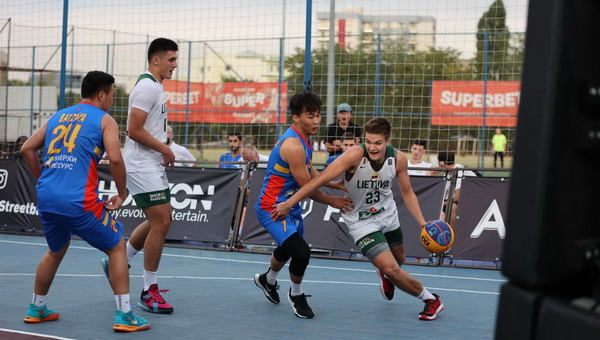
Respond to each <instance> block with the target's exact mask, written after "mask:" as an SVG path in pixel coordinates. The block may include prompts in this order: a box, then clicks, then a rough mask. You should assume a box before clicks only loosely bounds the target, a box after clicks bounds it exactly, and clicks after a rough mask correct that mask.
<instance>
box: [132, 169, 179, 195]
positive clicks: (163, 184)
mask: <svg viewBox="0 0 600 340" xmlns="http://www.w3.org/2000/svg"><path fill="white" fill-rule="evenodd" d="M127 189H128V190H129V194H130V195H131V196H134V195H139V194H144V193H149V192H156V191H161V190H166V189H169V180H168V179H167V173H166V172H164V171H151V172H128V173H127Z"/></svg>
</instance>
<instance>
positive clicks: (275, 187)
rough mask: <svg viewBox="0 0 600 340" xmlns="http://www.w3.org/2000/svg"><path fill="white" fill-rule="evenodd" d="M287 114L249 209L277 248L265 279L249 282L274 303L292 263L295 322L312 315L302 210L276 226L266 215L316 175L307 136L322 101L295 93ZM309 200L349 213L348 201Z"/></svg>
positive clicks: (318, 116) (317, 196)
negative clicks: (304, 280)
mask: <svg viewBox="0 0 600 340" xmlns="http://www.w3.org/2000/svg"><path fill="white" fill-rule="evenodd" d="M290 110H291V113H292V119H293V121H294V123H293V125H292V126H291V127H290V128H289V129H288V130H287V131H286V132H285V133H284V134H283V136H281V138H280V139H279V141H278V142H277V144H276V145H275V148H274V149H273V151H271V154H270V156H269V163H268V164H267V172H266V175H265V180H264V183H263V187H262V190H261V193H260V195H259V199H258V202H256V205H255V206H254V208H255V210H256V215H257V217H258V221H259V222H260V223H261V225H262V226H263V227H264V228H265V229H267V231H268V232H269V234H271V236H272V237H273V238H274V239H275V241H277V245H278V246H277V248H275V250H274V251H273V254H272V256H271V263H270V266H269V269H268V270H267V272H266V273H264V274H256V275H255V276H254V283H255V284H256V286H257V287H258V288H260V289H262V291H263V293H264V294H265V296H266V297H267V299H268V300H269V301H271V302H272V303H275V304H278V303H279V294H278V293H277V289H278V288H279V286H278V285H277V275H278V274H279V271H280V270H281V269H282V268H283V266H284V265H285V264H286V262H287V261H288V260H289V259H290V258H291V259H292V261H291V262H290V269H289V271H290V280H291V288H290V290H289V292H288V294H287V297H288V301H289V302H290V304H291V305H292V309H293V311H294V314H295V315H296V316H297V317H299V318H307V319H310V318H312V317H314V315H315V314H314V312H313V311H312V309H311V308H310V306H309V305H308V303H307V301H306V295H305V294H304V292H303V290H302V285H301V284H302V278H303V276H304V272H305V271H306V267H308V262H309V259H310V248H309V246H308V244H307V243H306V241H305V240H304V238H303V237H302V236H303V235H304V225H303V223H302V209H301V207H300V205H299V204H296V205H295V206H294V208H293V209H292V210H291V211H290V214H289V216H287V217H286V218H285V219H282V220H278V221H274V220H273V219H272V218H271V211H272V210H273V207H274V206H275V205H276V204H278V203H280V202H284V201H286V200H288V199H289V198H290V197H291V196H292V195H293V194H294V193H295V192H296V191H297V190H298V189H300V187H302V186H303V185H304V184H306V183H308V182H309V181H310V180H311V178H314V177H317V176H318V175H319V173H318V172H317V170H315V169H314V168H313V167H312V151H313V150H312V147H311V145H312V143H311V136H312V135H314V134H315V133H317V131H318V130H319V123H320V122H321V99H320V98H319V97H318V96H317V95H315V94H313V93H311V92H307V91H305V92H302V93H297V94H295V95H294V96H293V97H292V99H291V100H290ZM329 186H330V187H333V188H338V189H339V188H341V186H339V185H337V184H335V183H329ZM311 198H312V199H313V200H315V201H317V202H320V203H324V204H329V205H331V206H332V207H335V208H338V209H341V210H342V211H344V210H348V209H352V208H353V207H352V202H351V201H350V200H349V199H346V198H343V197H332V196H328V195H325V194H324V193H322V192H320V191H317V192H316V193H315V194H314V195H312V196H311Z"/></svg>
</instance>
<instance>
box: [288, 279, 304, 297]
mask: <svg viewBox="0 0 600 340" xmlns="http://www.w3.org/2000/svg"><path fill="white" fill-rule="evenodd" d="M290 283H291V287H292V291H291V293H290V295H291V296H298V295H302V294H304V291H303V290H302V284H301V283H293V282H291V281H290Z"/></svg>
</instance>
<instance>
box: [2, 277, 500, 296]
mask: <svg viewBox="0 0 600 340" xmlns="http://www.w3.org/2000/svg"><path fill="white" fill-rule="evenodd" d="M1 276H35V274H31V273H24V274H16V273H0V277H1ZM56 276H62V277H104V275H103V274H97V275H88V274H85V275H83V274H56ZM158 278H159V279H175V280H207V281H208V280H214V281H254V278H248V277H223V276H220V277H219V276H183V275H159V276H158ZM277 281H280V282H289V281H290V280H287V279H279V280H277ZM302 282H304V283H319V284H336V285H349V286H379V283H372V282H347V281H329V280H328V281H323V280H306V279H304V280H302ZM426 288H427V289H431V290H442V291H447V292H460V293H473V294H487V295H500V293H498V292H489V291H481V290H467V289H454V288H438V287H435V288H434V287H426Z"/></svg>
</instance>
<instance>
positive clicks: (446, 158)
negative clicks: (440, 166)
mask: <svg viewBox="0 0 600 340" xmlns="http://www.w3.org/2000/svg"><path fill="white" fill-rule="evenodd" d="M438 162H444V163H446V164H448V165H452V164H454V152H452V151H440V152H439V153H438Z"/></svg>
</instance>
